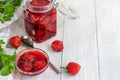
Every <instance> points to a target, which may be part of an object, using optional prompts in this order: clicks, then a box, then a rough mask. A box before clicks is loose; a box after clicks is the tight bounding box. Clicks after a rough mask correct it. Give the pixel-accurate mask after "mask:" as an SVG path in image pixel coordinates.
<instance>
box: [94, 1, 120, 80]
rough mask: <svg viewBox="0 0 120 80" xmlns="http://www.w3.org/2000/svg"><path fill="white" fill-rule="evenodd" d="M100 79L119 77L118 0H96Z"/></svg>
mask: <svg viewBox="0 0 120 80" xmlns="http://www.w3.org/2000/svg"><path fill="white" fill-rule="evenodd" d="M96 12H97V14H96V15H97V27H98V29H97V30H98V48H99V59H100V80H119V79H120V63H119V62H120V36H119V34H120V0H96Z"/></svg>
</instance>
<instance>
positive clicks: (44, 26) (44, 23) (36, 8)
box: [24, 0, 57, 43]
mask: <svg viewBox="0 0 120 80" xmlns="http://www.w3.org/2000/svg"><path fill="white" fill-rule="evenodd" d="M56 19H57V18H56V9H55V8H54V2H53V0H28V1H27V3H26V9H25V19H24V21H25V30H26V32H27V34H28V35H29V36H30V37H31V38H32V39H33V40H34V41H35V42H38V43H41V42H43V41H46V40H48V39H50V38H52V37H53V36H55V35H56V25H57V24H56Z"/></svg>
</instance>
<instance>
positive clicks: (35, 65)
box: [34, 60, 47, 70]
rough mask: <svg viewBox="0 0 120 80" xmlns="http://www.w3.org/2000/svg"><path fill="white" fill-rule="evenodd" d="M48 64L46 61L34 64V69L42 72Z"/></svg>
mask: <svg viewBox="0 0 120 80" xmlns="http://www.w3.org/2000/svg"><path fill="white" fill-rule="evenodd" d="M46 65H47V64H46V62H45V61H42V60H38V61H36V62H35V63H34V69H35V70H40V69H42V68H44V67H45V66H46Z"/></svg>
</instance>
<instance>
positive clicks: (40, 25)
mask: <svg viewBox="0 0 120 80" xmlns="http://www.w3.org/2000/svg"><path fill="white" fill-rule="evenodd" d="M45 27H46V26H45V24H39V26H38V28H39V29H42V30H45Z"/></svg>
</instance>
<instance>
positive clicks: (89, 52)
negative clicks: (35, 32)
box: [0, 0, 120, 80]
mask: <svg viewBox="0 0 120 80" xmlns="http://www.w3.org/2000/svg"><path fill="white" fill-rule="evenodd" d="M65 1H66V2H67V3H69V4H71V5H72V6H74V7H75V8H76V9H77V11H78V14H79V16H80V18H79V19H76V20H70V19H69V18H66V17H64V16H61V14H60V13H58V29H57V30H58V31H57V35H56V36H55V37H54V38H52V39H50V40H48V41H46V42H44V43H41V44H36V43H34V46H36V47H38V48H41V49H43V50H45V51H46V52H47V53H48V54H49V56H50V60H51V62H52V63H53V64H54V65H56V67H57V68H58V69H60V68H59V67H61V66H66V65H67V64H68V63H69V62H70V61H75V62H77V63H79V64H81V66H82V68H81V71H80V72H79V74H78V75H76V76H74V77H72V76H70V75H67V74H65V73H62V74H60V75H57V74H56V73H55V72H53V71H52V69H51V68H48V69H47V70H46V71H45V72H44V73H42V74H40V75H37V76H32V77H31V76H25V75H21V76H19V78H16V79H14V78H13V77H11V76H12V75H10V76H9V77H8V78H5V79H2V78H0V80H120V63H119V61H120V35H119V34H120V0H65ZM18 22H19V23H18ZM9 29H10V31H9ZM7 30H8V31H7ZM4 31H6V34H7V33H8V32H10V36H13V35H16V34H19V35H23V34H25V33H24V25H22V22H20V21H16V22H15V23H13V24H12V25H11V26H10V28H8V29H6V30H4ZM10 36H5V35H0V38H4V39H6V38H9V37H10ZM5 37H6V38H5ZM56 39H60V40H62V41H63V43H64V50H63V52H59V53H56V52H54V51H52V50H51V48H50V45H51V43H52V41H54V40H56ZM6 40H7V39H6ZM21 49H23V47H21V48H20V49H19V50H21Z"/></svg>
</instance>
